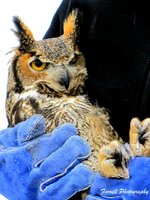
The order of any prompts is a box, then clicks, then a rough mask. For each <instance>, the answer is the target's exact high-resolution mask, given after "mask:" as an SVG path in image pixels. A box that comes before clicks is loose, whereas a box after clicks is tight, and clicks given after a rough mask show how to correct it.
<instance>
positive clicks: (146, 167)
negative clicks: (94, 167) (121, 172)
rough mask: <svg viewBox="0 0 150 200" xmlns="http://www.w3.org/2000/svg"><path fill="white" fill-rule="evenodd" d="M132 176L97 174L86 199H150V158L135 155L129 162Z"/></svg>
mask: <svg viewBox="0 0 150 200" xmlns="http://www.w3.org/2000/svg"><path fill="white" fill-rule="evenodd" d="M129 171H130V178H129V179H126V180H121V179H109V178H105V177H102V176H100V174H99V173H96V174H95V178H94V182H93V184H92V187H91V189H90V195H89V196H88V197H87V198H86V200H108V199H114V200H149V199H150V176H149V174H150V158H147V157H135V158H133V159H132V160H131V161H130V163H129Z"/></svg>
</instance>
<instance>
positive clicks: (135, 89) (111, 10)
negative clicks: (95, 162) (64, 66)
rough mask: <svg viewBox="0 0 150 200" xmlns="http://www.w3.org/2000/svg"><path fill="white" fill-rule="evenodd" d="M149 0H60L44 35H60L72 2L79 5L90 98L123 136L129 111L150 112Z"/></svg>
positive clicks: (135, 113) (133, 113) (139, 114)
mask: <svg viewBox="0 0 150 200" xmlns="http://www.w3.org/2000/svg"><path fill="white" fill-rule="evenodd" d="M148 3H149V1H148V0H63V2H62V3H61V5H60V7H59V8H58V10H57V12H56V14H55V16H54V18H53V21H52V23H51V26H50V28H49V29H48V31H47V33H46V34H45V36H44V38H49V37H56V36H60V35H61V34H62V33H63V30H62V26H63V21H64V19H65V18H66V16H67V15H68V13H69V12H70V11H71V10H72V9H73V8H79V10H80V11H81V13H80V14H81V22H80V24H81V28H80V36H79V47H80V50H81V51H82V52H83V54H84V56H85V58H86V65H87V69H88V74H89V77H88V80H87V82H86V88H87V91H88V95H89V96H90V98H91V100H92V101H93V102H94V101H97V102H98V104H99V106H102V107H105V108H107V109H108V111H109V114H110V117H111V124H112V125H113V126H114V128H115V129H116V130H117V132H118V133H119V134H120V135H121V136H122V138H123V139H126V140H128V132H129V124H130V120H131V118H132V117H135V116H137V117H139V118H140V119H143V118H145V117H148V116H150V70H149V69H150V61H149V59H150V7H149V5H148Z"/></svg>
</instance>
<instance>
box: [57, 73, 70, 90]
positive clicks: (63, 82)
mask: <svg viewBox="0 0 150 200" xmlns="http://www.w3.org/2000/svg"><path fill="white" fill-rule="evenodd" d="M59 82H60V84H61V85H63V86H65V88H66V90H67V89H68V88H69V83H70V78H69V74H68V71H67V70H65V71H64V72H63V75H62V77H61V79H60V81H59Z"/></svg>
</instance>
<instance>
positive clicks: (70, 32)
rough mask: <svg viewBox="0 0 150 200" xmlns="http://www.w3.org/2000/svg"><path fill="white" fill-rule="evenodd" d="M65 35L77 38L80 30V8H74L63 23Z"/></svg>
mask: <svg viewBox="0 0 150 200" xmlns="http://www.w3.org/2000/svg"><path fill="white" fill-rule="evenodd" d="M63 30H64V36H65V37H73V38H76V37H77V36H78V32H79V10H78V9H75V10H73V11H72V12H71V13H70V14H69V15H68V17H67V18H66V19H65V21H64V24H63Z"/></svg>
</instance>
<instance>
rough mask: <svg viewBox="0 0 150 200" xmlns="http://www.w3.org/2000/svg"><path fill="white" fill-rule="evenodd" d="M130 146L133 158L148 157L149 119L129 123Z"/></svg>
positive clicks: (149, 141)
mask: <svg viewBox="0 0 150 200" xmlns="http://www.w3.org/2000/svg"><path fill="white" fill-rule="evenodd" d="M129 134H130V145H131V149H132V151H133V154H134V156H150V118H146V119H145V120H143V121H140V120H139V119H138V118H133V119H132V120H131V122H130V132H129Z"/></svg>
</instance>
